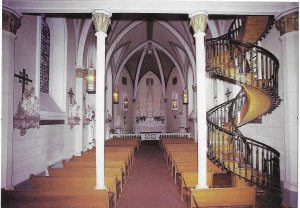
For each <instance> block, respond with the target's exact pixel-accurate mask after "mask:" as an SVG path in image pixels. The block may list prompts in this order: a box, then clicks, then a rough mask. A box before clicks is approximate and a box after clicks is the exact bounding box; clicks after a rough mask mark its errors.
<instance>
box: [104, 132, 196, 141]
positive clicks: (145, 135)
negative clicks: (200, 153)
mask: <svg viewBox="0 0 300 208" xmlns="http://www.w3.org/2000/svg"><path fill="white" fill-rule="evenodd" d="M162 137H169V138H174V139H176V138H182V137H186V138H190V137H191V134H190V133H151V132H149V133H139V134H110V135H109V138H110V139H113V138H140V139H141V140H142V141H144V140H160V138H162Z"/></svg>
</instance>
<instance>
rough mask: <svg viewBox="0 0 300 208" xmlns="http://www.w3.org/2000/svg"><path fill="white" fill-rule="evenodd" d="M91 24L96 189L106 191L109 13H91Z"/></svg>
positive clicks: (97, 11)
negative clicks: (94, 47)
mask: <svg viewBox="0 0 300 208" xmlns="http://www.w3.org/2000/svg"><path fill="white" fill-rule="evenodd" d="M93 23H94V26H95V29H96V37H97V55H96V71H97V75H98V76H96V83H97V84H96V112H95V115H96V123H95V129H96V134H95V135H96V136H95V137H96V189H106V187H105V183H104V142H105V110H104V109H105V102H104V100H105V71H106V70H105V38H106V36H107V34H106V32H107V29H108V26H109V24H110V13H108V12H107V11H105V10H95V11H94V12H93Z"/></svg>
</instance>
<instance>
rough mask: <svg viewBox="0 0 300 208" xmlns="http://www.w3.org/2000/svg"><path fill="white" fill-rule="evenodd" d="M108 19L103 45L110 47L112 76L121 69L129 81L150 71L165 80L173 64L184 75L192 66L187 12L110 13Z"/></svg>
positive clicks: (191, 40) (192, 50)
mask: <svg viewBox="0 0 300 208" xmlns="http://www.w3.org/2000/svg"><path fill="white" fill-rule="evenodd" d="M111 20H112V25H111V28H110V30H109V31H108V37H107V48H111V47H114V52H113V54H114V55H112V56H111V59H110V60H109V63H110V64H112V63H114V66H113V71H114V74H115V75H116V74H118V73H119V72H120V70H124V69H125V70H128V72H129V74H130V76H131V78H132V80H133V81H135V80H136V79H137V80H138V81H139V80H140V79H141V78H142V77H143V75H145V74H146V73H147V72H148V71H152V72H153V73H154V74H155V75H156V76H157V77H158V78H159V80H160V81H161V82H162V79H164V83H167V80H168V78H169V75H170V73H171V71H172V70H173V69H174V68H175V67H177V68H178V70H180V72H181V74H182V76H183V77H184V76H185V74H186V71H187V69H188V67H190V66H192V60H193V58H191V56H192V57H194V55H195V54H194V43H193V41H194V40H193V33H192V31H191V28H190V26H189V18H188V16H187V15H173V14H167V15H166V14H165V15H160V14H114V15H113V16H112V18H111ZM125 31H126V34H125V35H124V36H122V35H121V34H122V33H125ZM116 40H117V44H116ZM115 44H116V45H115ZM149 48H150V49H149ZM186 48H188V51H189V54H188V53H187V50H186ZM108 50H109V49H108ZM145 50H146V51H145ZM154 50H155V51H154ZM143 52H144V53H145V54H144V55H143ZM115 59H118V60H115ZM115 63H118V64H115ZM122 63H123V64H122ZM124 63H125V64H124ZM138 71H139V73H138ZM161 71H162V73H161ZM137 76H138V77H137Z"/></svg>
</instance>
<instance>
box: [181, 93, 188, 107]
mask: <svg viewBox="0 0 300 208" xmlns="http://www.w3.org/2000/svg"><path fill="white" fill-rule="evenodd" d="M182 101H183V104H184V105H187V104H188V103H189V96H188V91H187V90H183V93H182Z"/></svg>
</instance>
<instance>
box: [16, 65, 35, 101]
mask: <svg viewBox="0 0 300 208" xmlns="http://www.w3.org/2000/svg"><path fill="white" fill-rule="evenodd" d="M14 77H17V78H19V83H22V99H23V94H24V92H25V85H28V82H32V80H31V79H29V78H28V74H26V69H23V72H21V71H20V72H19V74H14Z"/></svg>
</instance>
